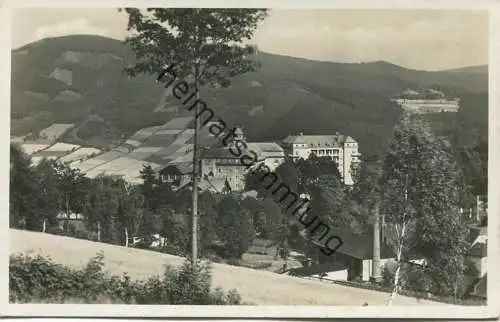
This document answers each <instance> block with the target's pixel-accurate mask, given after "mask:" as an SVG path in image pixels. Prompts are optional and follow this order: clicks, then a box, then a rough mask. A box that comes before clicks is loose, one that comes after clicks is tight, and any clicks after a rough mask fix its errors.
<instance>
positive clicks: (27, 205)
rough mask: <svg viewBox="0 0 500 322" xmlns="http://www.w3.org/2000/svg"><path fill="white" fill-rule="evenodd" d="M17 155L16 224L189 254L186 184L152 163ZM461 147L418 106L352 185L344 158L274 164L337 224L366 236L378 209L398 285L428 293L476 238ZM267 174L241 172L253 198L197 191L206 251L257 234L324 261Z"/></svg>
mask: <svg viewBox="0 0 500 322" xmlns="http://www.w3.org/2000/svg"><path fill="white" fill-rule="evenodd" d="M10 154H11V162H10V165H11V172H10V227H11V228H21V229H29V230H37V231H46V232H51V233H58V234H66V235H72V236H76V237H80V238H87V239H91V240H97V241H102V242H107V243H112V244H117V245H124V246H128V244H129V241H130V240H132V237H136V238H138V239H139V240H141V242H140V243H139V244H138V246H141V247H148V246H149V245H150V244H151V242H152V236H153V235H155V234H158V235H160V236H164V237H166V240H167V242H166V246H165V247H164V248H163V251H166V252H169V253H172V254H177V255H181V256H186V257H189V253H190V252H189V250H190V247H191V245H190V243H191V236H192V233H191V228H190V227H191V213H192V210H191V205H192V203H191V200H192V191H191V190H190V189H189V188H185V189H181V190H179V191H174V190H173V189H172V187H171V186H170V185H169V184H168V183H165V182H163V181H161V180H160V179H159V178H158V177H157V176H156V174H155V173H154V171H153V170H152V169H151V168H150V167H148V166H146V167H144V169H143V170H142V171H141V177H142V179H143V183H142V184H140V185H135V186H134V185H130V184H128V183H127V182H125V181H124V180H123V179H121V178H117V177H110V176H99V177H97V178H92V179H91V178H87V177H85V176H84V175H83V174H82V173H80V172H79V171H78V170H75V169H71V168H70V167H69V166H67V165H64V164H61V163H58V162H56V161H51V160H42V161H41V162H40V163H38V164H37V165H36V166H31V161H30V158H29V157H28V156H27V155H25V154H24V153H23V152H22V151H21V150H20V148H19V147H17V146H15V145H12V146H11V151H10ZM455 156H456V153H455V151H453V149H452V147H451V146H450V145H449V144H448V143H447V142H446V141H445V140H443V139H441V138H438V137H436V136H435V135H433V132H432V131H431V129H430V127H429V125H428V124H427V123H425V122H424V121H422V120H421V119H419V118H418V117H416V116H415V117H413V118H410V117H405V118H403V120H402V121H401V123H400V124H399V125H398V126H397V127H396V128H395V130H394V135H393V139H392V141H391V143H390V144H389V149H388V150H387V151H386V154H385V157H384V158H383V159H381V160H379V162H365V163H363V164H362V166H361V168H360V170H359V171H358V173H357V174H356V177H357V178H356V184H355V185H354V186H353V187H347V186H345V185H344V184H343V182H342V180H341V175H340V173H339V171H338V168H337V165H336V164H335V162H334V161H333V160H331V159H329V158H326V157H316V156H314V155H311V157H309V159H307V160H302V159H301V160H298V161H296V162H294V161H292V160H286V161H285V162H284V163H283V164H281V165H280V166H279V167H278V168H277V169H276V171H275V173H276V174H277V175H278V176H279V178H280V179H281V180H282V182H284V183H285V184H286V185H287V186H288V187H289V188H290V190H291V191H295V192H297V193H299V194H305V195H306V196H307V197H308V199H310V205H311V207H310V209H311V210H310V213H311V215H314V216H317V217H319V218H320V219H321V220H323V221H324V222H325V223H327V224H328V225H329V226H331V227H335V228H340V229H345V230H348V231H350V232H353V233H359V234H363V233H367V232H371V229H372V223H373V220H374V217H375V216H376V215H379V216H381V217H382V218H383V222H384V227H383V230H384V234H385V235H386V237H387V240H388V243H389V244H390V246H392V248H393V250H394V253H395V254H396V263H397V266H396V267H395V268H394V269H393V271H392V282H393V283H394V286H395V289H396V290H397V288H399V287H402V286H403V285H406V286H405V287H407V286H408V285H410V284H411V285H412V287H418V288H419V289H420V290H421V291H424V290H427V291H429V290H432V291H433V292H437V293H446V294H456V295H457V296H458V294H459V291H460V288H461V287H463V286H464V276H465V275H466V274H467V270H468V269H469V268H468V266H467V262H466V254H467V250H468V247H469V246H470V245H469V244H468V241H467V237H468V234H469V232H468V228H467V227H468V224H469V222H468V218H467V216H466V215H465V214H464V213H462V212H460V211H459V208H461V207H463V205H464V204H465V203H467V202H468V201H467V200H469V199H470V198H471V194H472V191H471V187H470V185H468V184H466V180H465V179H464V178H465V177H466V174H464V171H463V169H462V168H461V167H459V166H458V164H457V162H456V158H455ZM261 176H262V174H260V173H258V172H255V173H251V172H250V173H248V174H247V176H246V179H245V181H246V187H245V190H246V191H251V190H252V191H255V192H257V196H256V197H248V196H247V197H245V194H244V193H241V192H233V193H228V194H212V193H210V192H209V191H204V192H201V193H200V195H199V209H198V211H199V214H200V216H199V223H198V225H197V229H198V233H197V235H198V244H199V250H200V256H201V257H205V258H210V257H211V256H218V257H219V258H226V259H230V258H231V259H234V258H241V256H242V255H243V254H244V253H245V252H246V251H247V250H248V249H249V248H250V246H251V245H252V242H253V241H254V240H255V239H256V238H262V239H267V240H271V241H273V242H274V243H276V244H278V245H279V254H278V255H280V256H281V257H282V258H283V259H285V260H287V258H288V254H289V251H290V250H291V249H294V250H297V251H299V252H303V253H304V254H305V255H306V256H308V257H310V258H312V259H313V260H314V261H316V262H318V263H319V262H321V261H325V260H326V259H325V258H324V256H322V255H321V254H320V253H319V252H318V248H317V246H316V245H314V244H312V243H311V242H310V241H308V240H306V239H305V238H304V237H303V236H302V235H301V231H300V225H298V224H297V223H295V222H294V221H292V220H290V219H291V218H289V217H288V216H287V215H286V214H287V212H286V209H282V207H283V206H282V203H280V200H277V199H278V198H279V197H280V196H274V195H273V194H272V192H271V191H269V189H266V187H265V185H264V184H262V182H261V180H260V178H261ZM68 213H79V214H82V215H83V218H84V220H83V221H82V222H83V225H81V226H80V228H77V227H75V226H74V225H72V224H70V222H71V220H69V219H65V218H66V217H65V216H59V218H58V214H68ZM417 258H418V259H425V262H426V265H425V266H424V267H420V266H418V267H417V266H414V267H412V268H411V269H409V268H408V265H407V263H409V262H410V260H412V259H417ZM416 276H419V277H418V278H417V277H416ZM424 277H425V278H424ZM417 282H418V283H417ZM417 284H418V285H417ZM450 292H451V293H450Z"/></svg>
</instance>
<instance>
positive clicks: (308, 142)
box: [283, 133, 361, 185]
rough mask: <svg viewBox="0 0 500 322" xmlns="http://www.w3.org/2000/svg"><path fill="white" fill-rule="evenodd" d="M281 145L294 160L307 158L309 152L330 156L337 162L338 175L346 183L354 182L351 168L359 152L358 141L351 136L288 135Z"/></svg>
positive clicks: (355, 163)
mask: <svg viewBox="0 0 500 322" xmlns="http://www.w3.org/2000/svg"><path fill="white" fill-rule="evenodd" d="M283 147H284V149H285V153H287V154H288V155H289V156H290V157H291V158H293V159H294V160H298V159H300V158H302V159H307V158H309V156H310V155H311V154H315V155H316V156H318V157H330V158H332V160H334V161H335V162H336V163H337V166H338V169H339V172H340V175H341V176H342V179H343V181H344V183H345V184H346V185H352V184H354V180H353V173H352V169H353V166H355V165H357V164H359V162H360V157H361V154H360V153H359V152H358V142H356V140H354V139H353V138H352V137H350V136H347V135H341V134H339V133H337V134H335V135H303V134H302V133H301V134H299V135H290V136H288V137H287V138H285V139H284V140H283Z"/></svg>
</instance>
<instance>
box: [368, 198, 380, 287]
mask: <svg viewBox="0 0 500 322" xmlns="http://www.w3.org/2000/svg"><path fill="white" fill-rule="evenodd" d="M374 215H375V220H374V223H373V259H372V275H371V276H370V280H371V281H372V282H375V283H378V282H380V281H381V280H382V274H381V268H380V214H379V207H378V204H377V203H375V207H374Z"/></svg>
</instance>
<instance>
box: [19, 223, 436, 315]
mask: <svg viewBox="0 0 500 322" xmlns="http://www.w3.org/2000/svg"><path fill="white" fill-rule="evenodd" d="M101 250H102V251H103V253H104V258H105V262H106V267H105V270H107V271H108V272H111V273H113V274H122V273H124V272H127V273H128V274H129V275H130V276H131V277H133V278H146V277H148V276H151V275H157V274H162V272H163V265H165V264H170V265H174V266H175V265H179V264H181V263H182V261H183V259H182V258H180V257H177V256H172V255H167V254H161V253H156V252H151V251H146V250H139V249H134V248H125V247H119V246H114V245H108V244H102V243H96V242H91V241H86V240H80V239H73V238H69V237H61V236H55V235H49V234H43V233H37V232H28V231H20V230H14V229H11V230H10V254H14V253H23V252H28V251H31V252H33V253H34V254H43V255H48V256H50V257H51V258H52V259H53V260H54V261H55V262H57V263H61V264H65V265H70V266H73V267H82V266H83V265H85V263H86V262H87V261H88V260H89V259H90V258H91V257H93V256H94V255H95V254H96V253H98V252H99V251H101ZM213 282H214V286H221V287H222V288H223V289H225V290H229V289H232V288H236V289H237V290H238V291H239V292H240V294H241V296H242V298H243V300H244V301H246V302H251V303H254V304H257V305H354V306H359V305H362V304H363V303H364V302H368V303H369V304H370V305H385V303H386V301H387V298H388V294H386V293H380V292H376V291H371V290H363V289H357V288H352V287H346V286H341V285H335V284H329V283H322V282H319V281H310V280H304V279H300V278H296V277H290V276H283V275H278V274H275V273H271V272H266V271H259V270H253V269H248V268H243V267H236V266H230V265H224V264H213ZM417 304H425V305H427V304H439V303H435V302H429V301H423V300H416V299H413V298H408V297H403V296H398V297H396V300H395V305H417ZM439 305H442V304H439Z"/></svg>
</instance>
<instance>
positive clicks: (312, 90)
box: [11, 35, 488, 153]
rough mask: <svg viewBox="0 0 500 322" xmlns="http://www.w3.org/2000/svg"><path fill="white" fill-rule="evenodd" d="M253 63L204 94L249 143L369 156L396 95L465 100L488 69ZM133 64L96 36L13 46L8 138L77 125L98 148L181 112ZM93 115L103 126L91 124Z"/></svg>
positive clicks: (482, 83) (392, 117)
mask: <svg viewBox="0 0 500 322" xmlns="http://www.w3.org/2000/svg"><path fill="white" fill-rule="evenodd" d="M256 59H258V60H259V61H260V62H261V65H262V67H261V68H260V69H258V70H257V71H255V72H251V73H247V74H244V75H240V76H238V77H236V78H234V79H233V83H232V85H231V86H230V87H229V88H224V89H216V90H212V89H204V90H203V91H202V93H201V94H202V97H203V98H204V99H205V100H206V102H207V105H208V106H210V107H211V108H212V109H213V110H214V111H216V113H217V115H218V116H219V117H221V118H223V119H224V120H225V121H226V123H228V124H236V123H238V124H242V125H243V126H244V128H245V129H246V132H247V136H248V137H249V139H251V140H255V141H260V140H278V139H280V138H282V137H284V136H286V135H288V134H293V133H298V132H304V133H308V132H312V131H314V132H315V133H330V132H331V131H334V132H335V131H339V132H345V133H346V134H349V135H351V136H353V137H355V138H356V139H357V140H358V141H360V146H361V149H362V152H368V153H373V152H374V150H379V149H380V148H382V147H383V146H382V145H381V144H379V142H382V141H387V138H388V137H389V135H390V131H391V129H392V126H393V125H394V124H395V122H397V120H398V118H399V115H400V113H401V109H400V108H399V107H398V106H396V105H395V104H393V103H392V102H390V101H389V98H390V97H391V96H393V95H394V94H396V93H398V92H400V91H402V90H405V89H407V88H413V89H419V88H427V87H432V88H436V89H439V90H441V91H443V92H445V93H447V94H449V95H452V96H463V95H468V94H471V93H480V92H486V91H487V88H488V87H487V82H488V77H487V73H486V74H485V73H482V72H471V70H476V71H478V70H479V71H480V70H481V68H479V69H477V68H476V69H470V68H465V69H464V70H462V69H459V70H454V71H452V72H447V71H437V72H434V71H433V72H427V71H414V70H410V69H407V68H405V67H401V66H397V65H395V64H392V63H388V62H381V61H379V62H371V63H359V64H358V63H349V64H344V63H334V62H323V61H314V60H309V59H305V58H296V57H290V56H284V55H274V54H268V53H263V52H259V53H258V54H257V55H256ZM133 62H134V55H133V53H132V52H131V50H130V49H129V48H127V47H126V46H125V45H124V44H123V43H122V42H120V41H119V40H116V39H112V38H107V37H102V36H89V35H76V36H75V35H72V36H64V37H55V38H49V39H43V40H40V41H37V42H35V43H31V44H27V45H25V46H22V47H20V48H18V49H16V50H14V51H13V55H12V87H11V93H12V103H11V116H12V117H11V131H12V133H13V135H22V134H27V133H29V132H31V133H37V132H39V131H40V130H41V129H42V128H45V127H47V126H48V125H50V124H51V123H55V122H60V123H75V124H77V125H82V127H81V128H79V131H81V133H85V135H84V138H83V139H81V140H80V141H79V143H82V142H87V143H88V144H90V145H92V146H96V147H99V148H103V147H106V146H109V145H112V144H114V143H117V142H119V141H120V140H121V139H122V138H123V137H126V136H128V135H131V134H132V133H133V132H135V131H137V130H139V129H140V128H143V127H148V126H154V125H159V124H162V123H165V122H167V121H169V120H170V119H171V118H173V117H175V116H185V115H188V114H187V113H186V111H182V109H180V110H179V109H178V108H176V104H177V103H176V102H175V101H173V100H167V102H166V105H165V107H166V108H163V109H162V108H160V109H158V102H159V101H160V98H161V96H162V95H163V92H164V89H163V88H162V86H161V85H159V84H156V82H155V75H140V76H138V77H136V78H134V79H130V78H128V77H127V76H126V75H124V74H123V68H124V67H127V66H129V65H130V64H132V63H133ZM483 69H484V68H483ZM486 70H487V68H486ZM155 110H157V112H154V111H155ZM158 111H159V112H158ZM91 115H94V116H95V115H97V116H99V117H100V118H102V119H103V120H104V122H105V123H103V122H101V123H99V122H98V121H92V122H88V118H89V117H90V116H91ZM311 115H314V116H316V117H313V118H311ZM76 134H78V133H76ZM77 136H78V135H77ZM66 139H68V138H66ZM363 146H364V147H363ZM372 147H373V148H372ZM363 150H364V151H363Z"/></svg>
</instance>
